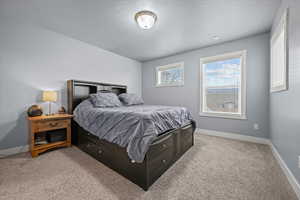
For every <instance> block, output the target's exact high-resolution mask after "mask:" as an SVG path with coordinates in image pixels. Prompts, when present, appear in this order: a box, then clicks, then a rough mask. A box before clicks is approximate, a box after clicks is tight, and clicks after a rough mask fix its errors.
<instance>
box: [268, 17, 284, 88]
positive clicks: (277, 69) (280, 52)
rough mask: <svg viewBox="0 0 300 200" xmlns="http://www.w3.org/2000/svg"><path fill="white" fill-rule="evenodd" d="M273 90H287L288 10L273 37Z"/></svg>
mask: <svg viewBox="0 0 300 200" xmlns="http://www.w3.org/2000/svg"><path fill="white" fill-rule="evenodd" d="M270 76H271V86H270V88H271V92H278V91H282V90H287V11H286V12H285V14H284V15H283V16H282V18H281V20H280V22H279V24H278V26H277V27H276V29H275V30H274V32H273V34H272V37H271V75H270Z"/></svg>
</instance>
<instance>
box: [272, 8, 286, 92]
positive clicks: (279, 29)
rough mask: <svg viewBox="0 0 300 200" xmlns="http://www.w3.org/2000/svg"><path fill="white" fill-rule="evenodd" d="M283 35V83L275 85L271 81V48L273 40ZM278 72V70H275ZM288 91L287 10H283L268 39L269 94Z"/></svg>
mask: <svg viewBox="0 0 300 200" xmlns="http://www.w3.org/2000/svg"><path fill="white" fill-rule="evenodd" d="M282 33H284V58H283V59H284V66H282V67H283V69H281V70H282V72H283V73H284V76H283V77H284V79H283V83H282V84H281V85H276V84H275V83H274V82H275V81H276V80H274V79H273V71H274V68H275V67H274V66H273V62H274V60H273V46H274V43H275V40H276V39H278V37H279V36H280V35H281V34H282ZM277 70H278V69H277ZM286 90H288V9H286V10H285V12H284V13H283V15H282V16H281V18H280V21H279V23H278V24H277V26H276V27H275V29H274V32H273V33H272V36H271V39H270V93H274V92H280V91H286Z"/></svg>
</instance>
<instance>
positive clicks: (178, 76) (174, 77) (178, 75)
mask: <svg viewBox="0 0 300 200" xmlns="http://www.w3.org/2000/svg"><path fill="white" fill-rule="evenodd" d="M181 85H184V63H183V62H181V63H174V64H169V65H165V66H159V67H156V86H157V87H163V86H181Z"/></svg>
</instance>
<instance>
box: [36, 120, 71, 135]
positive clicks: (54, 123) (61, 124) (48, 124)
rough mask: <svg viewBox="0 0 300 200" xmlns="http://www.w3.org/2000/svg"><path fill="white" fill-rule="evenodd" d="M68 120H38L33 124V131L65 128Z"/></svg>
mask: <svg viewBox="0 0 300 200" xmlns="http://www.w3.org/2000/svg"><path fill="white" fill-rule="evenodd" d="M69 123H70V120H51V121H47V120H45V121H38V122H36V123H35V124H34V126H35V127H34V130H35V132H42V131H50V130H56V129H61V128H67V127H68V125H69Z"/></svg>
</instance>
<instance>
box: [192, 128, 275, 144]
mask: <svg viewBox="0 0 300 200" xmlns="http://www.w3.org/2000/svg"><path fill="white" fill-rule="evenodd" d="M196 133H200V134H203V135H210V136H217V137H223V138H228V139H233V140H240V141H245V142H253V143H259V144H270V140H269V139H266V138H259V137H253V136H247V135H241V134H237V133H228V132H221V131H214V130H207V129H199V128H197V129H196Z"/></svg>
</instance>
